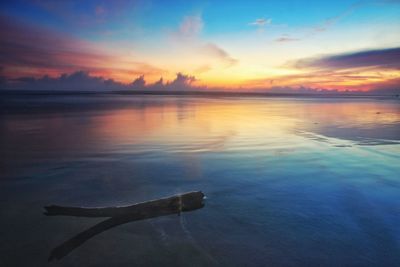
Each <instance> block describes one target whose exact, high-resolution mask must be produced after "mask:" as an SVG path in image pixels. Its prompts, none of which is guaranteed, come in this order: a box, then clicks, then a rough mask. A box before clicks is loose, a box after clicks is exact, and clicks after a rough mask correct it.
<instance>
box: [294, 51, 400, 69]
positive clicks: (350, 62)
mask: <svg viewBox="0 0 400 267" xmlns="http://www.w3.org/2000/svg"><path fill="white" fill-rule="evenodd" d="M290 65H292V66H294V67H296V68H317V69H352V68H377V69H396V70H398V69H400V48H399V47H396V48H387V49H379V50H367V51H360V52H355V53H348V54H339V55H330V56H323V57H319V58H309V59H301V60H298V61H296V62H294V63H290Z"/></svg>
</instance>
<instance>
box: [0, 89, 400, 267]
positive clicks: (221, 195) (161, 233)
mask: <svg viewBox="0 0 400 267" xmlns="http://www.w3.org/2000/svg"><path fill="white" fill-rule="evenodd" d="M1 104H2V107H0V146H1V150H0V171H1V172H0V218H1V220H0V237H1V238H0V266H47V265H51V266H400V227H399V226H400V153H399V152H400V102H399V100H390V99H373V98H364V99H360V98H353V99H343V98H342V99H340V98H337V99H321V98H302V99H301V98H224V97H220V98H206V97H172V96H162V97H158V96H126V97H119V96H57V97H55V96H53V97H50V96H48V97H45V96H42V97H7V98H4V99H2V103H1ZM193 190H201V191H203V192H204V193H205V195H206V196H207V199H206V200H205V206H204V207H203V208H202V209H199V210H195V211H192V212H186V213H182V214H181V216H177V215H170V216H165V217H158V218H154V219H149V220H144V221H136V222H130V223H127V224H124V225H120V226H117V227H114V228H111V229H109V230H107V231H105V232H103V233H100V234H98V235H96V236H94V237H93V238H91V239H90V240H88V241H86V242H85V243H84V244H82V245H81V246H79V247H77V248H76V249H74V250H73V251H72V252H71V253H70V254H69V255H67V256H65V257H64V258H62V259H61V260H58V261H57V260H56V261H53V262H51V263H48V258H49V255H50V253H51V251H52V249H54V248H55V247H57V246H59V245H60V244H62V243H63V242H64V241H66V240H68V239H70V238H71V237H73V236H75V235H76V234H78V233H80V232H82V231H84V230H86V229H88V228H90V227H92V226H93V225H95V224H97V223H99V222H101V221H102V220H103V219H101V218H76V217H67V216H55V217H48V216H44V215H43V206H45V205H49V204H59V205H66V206H88V207H91V206H93V207H95V206H113V205H129V204H132V203H135V202H140V201H146V200H151V199H156V198H160V197H164V196H169V195H173V194H177V193H182V192H187V191H193Z"/></svg>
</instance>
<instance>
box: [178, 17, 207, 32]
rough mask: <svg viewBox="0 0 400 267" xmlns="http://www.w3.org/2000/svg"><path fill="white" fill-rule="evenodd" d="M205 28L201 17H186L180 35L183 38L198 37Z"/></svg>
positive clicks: (180, 27) (181, 25) (180, 28)
mask: <svg viewBox="0 0 400 267" xmlns="http://www.w3.org/2000/svg"><path fill="white" fill-rule="evenodd" d="M203 27H204V23H203V19H202V18H201V16H200V15H195V16H186V17H184V18H183V21H182V23H181V24H180V26H179V34H180V36H183V37H197V36H198V35H199V34H200V33H201V31H202V29H203Z"/></svg>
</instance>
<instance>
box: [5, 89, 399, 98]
mask: <svg viewBox="0 0 400 267" xmlns="http://www.w3.org/2000/svg"><path fill="white" fill-rule="evenodd" d="M78 95H86V96H89V95H124V96H136V95H137V96H152V95H154V96H204V97H209V96H217V97H289V98H290V97H308V98H327V97H339V98H369V97H378V98H390V99H400V96H399V95H398V94H369V93H353V92H348V93H337V92H332V93H329V92H325V93H275V92H271V93H269V92H226V91H214V92H212V91H207V92H201V91H144V90H140V91H107V92H99V91H50V90H43V91H32V90H0V96H78Z"/></svg>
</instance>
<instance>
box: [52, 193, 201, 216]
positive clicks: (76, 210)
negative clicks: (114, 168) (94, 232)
mask: <svg viewBox="0 0 400 267" xmlns="http://www.w3.org/2000/svg"><path fill="white" fill-rule="evenodd" d="M203 198H204V194H203V193H202V192H201V191H196V192H189V193H185V194H182V195H176V196H172V197H168V198H161V199H157V200H152V201H147V202H142V203H137V204H134V205H130V206H125V207H101V208H84V207H64V206H57V205H52V206H46V207H44V208H45V210H46V211H45V212H44V214H45V215H48V216H56V215H65V216H76V217H115V216H121V215H127V214H130V215H133V214H136V216H138V217H143V218H149V217H153V216H162V215H167V214H171V213H179V212H182V211H191V210H195V209H199V208H202V207H203V205H204V204H203Z"/></svg>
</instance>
